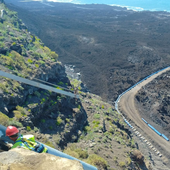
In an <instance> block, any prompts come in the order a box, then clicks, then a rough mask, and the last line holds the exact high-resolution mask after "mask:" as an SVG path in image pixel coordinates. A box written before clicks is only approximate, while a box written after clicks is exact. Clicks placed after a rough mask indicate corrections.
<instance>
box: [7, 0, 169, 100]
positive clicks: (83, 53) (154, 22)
mask: <svg viewBox="0 0 170 170" xmlns="http://www.w3.org/2000/svg"><path fill="white" fill-rule="evenodd" d="M6 4H7V6H8V7H9V8H11V9H13V10H16V11H17V12H18V14H19V17H20V18H21V19H22V20H23V22H24V23H25V24H26V26H27V27H28V30H29V31H30V32H32V33H34V34H36V35H38V36H39V37H40V38H41V39H42V40H43V42H44V43H45V45H47V46H48V47H50V48H51V49H52V50H55V51H56V52H57V53H58V54H59V57H60V60H61V61H62V62H63V63H64V64H72V65H75V66H76V69H77V71H80V72H81V74H82V77H81V79H82V80H83V82H84V83H85V84H86V85H87V87H88V88H89V89H90V91H91V92H93V93H96V94H98V95H101V96H102V97H103V98H105V99H109V100H115V99H116V97H117V96H118V95H119V94H120V93H122V92H123V91H124V90H126V89H127V88H128V87H130V86H132V85H133V84H135V83H136V82H138V81H139V80H140V79H141V78H143V77H145V76H147V75H149V74H151V73H153V72H155V71H156V70H158V69H160V68H163V67H165V66H167V65H169V63H170V58H169V53H170V48H169V44H170V30H169V27H170V14H169V13H168V12H149V11H144V12H135V11H132V10H127V9H126V8H119V7H112V6H107V5H94V4H92V5H76V4H69V3H53V2H48V4H49V5H45V4H42V3H40V2H24V3H23V2H20V1H15V4H14V2H13V1H11V0H6Z"/></svg>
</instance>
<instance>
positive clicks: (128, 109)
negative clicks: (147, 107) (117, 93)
mask: <svg viewBox="0 0 170 170" xmlns="http://www.w3.org/2000/svg"><path fill="white" fill-rule="evenodd" d="M168 70H170V68H167V69H166V70H163V71H161V72H159V73H157V74H155V75H153V76H151V77H150V78H148V79H147V80H145V81H143V82H142V83H140V84H138V85H137V86H136V87H134V88H133V89H131V90H130V91H129V92H127V93H126V94H124V95H123V96H122V97H121V99H120V101H119V105H118V106H119V110H120V112H121V113H122V114H123V115H124V116H125V117H127V119H128V120H131V121H130V122H133V123H132V124H134V125H136V126H138V128H139V129H140V130H141V133H142V134H143V135H144V136H146V137H147V138H149V139H150V140H151V141H150V142H152V145H153V146H154V147H155V148H157V149H158V150H159V151H160V152H161V153H162V154H163V156H164V155H165V156H166V157H167V158H170V142H168V141H166V140H165V139H163V138H162V137H161V136H159V135H158V134H156V133H155V132H154V131H153V130H151V129H150V128H149V127H148V126H147V125H146V124H145V123H144V122H143V120H142V119H141V118H142V117H141V116H140V114H139V112H138V110H137V108H136V107H135V102H134V99H135V95H136V93H137V92H138V91H139V90H140V89H141V87H142V86H144V85H146V84H147V83H149V82H150V81H152V80H153V79H155V78H156V77H157V76H159V75H161V74H162V73H164V72H166V71H168Z"/></svg>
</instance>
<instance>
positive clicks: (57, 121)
mask: <svg viewBox="0 0 170 170" xmlns="http://www.w3.org/2000/svg"><path fill="white" fill-rule="evenodd" d="M61 123H62V119H61V117H60V116H58V117H57V120H56V125H57V126H60V124H61Z"/></svg>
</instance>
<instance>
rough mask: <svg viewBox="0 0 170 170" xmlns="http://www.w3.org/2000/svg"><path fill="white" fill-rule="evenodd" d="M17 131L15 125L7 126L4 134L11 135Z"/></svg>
mask: <svg viewBox="0 0 170 170" xmlns="http://www.w3.org/2000/svg"><path fill="white" fill-rule="evenodd" d="M18 132H19V130H18V129H17V128H16V127H15V126H8V127H7V129H6V136H12V135H15V134H17V133H18Z"/></svg>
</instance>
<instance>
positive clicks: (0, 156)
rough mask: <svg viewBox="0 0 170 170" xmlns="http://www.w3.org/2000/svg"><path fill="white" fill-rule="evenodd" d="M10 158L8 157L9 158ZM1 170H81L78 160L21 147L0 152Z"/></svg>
mask: <svg viewBox="0 0 170 170" xmlns="http://www.w3.org/2000/svg"><path fill="white" fill-rule="evenodd" d="M9 158H10V159H9ZM0 167H1V169H3V170H8V169H12V170H18V169H22V170H30V169H32V170H55V169H57V170H68V169H69V170H83V167H82V165H81V163H80V162H78V161H76V160H69V159H66V158H61V157H58V156H54V155H50V154H47V153H41V154H39V153H36V152H32V151H29V150H25V149H22V148H16V149H12V150H10V151H8V152H2V153H0Z"/></svg>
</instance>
